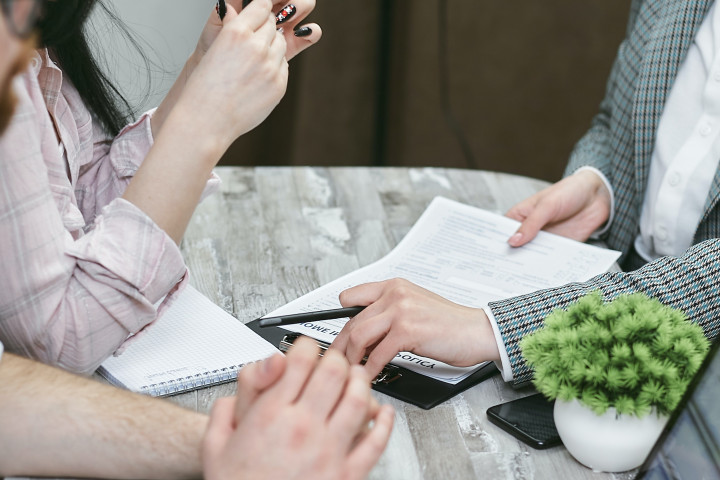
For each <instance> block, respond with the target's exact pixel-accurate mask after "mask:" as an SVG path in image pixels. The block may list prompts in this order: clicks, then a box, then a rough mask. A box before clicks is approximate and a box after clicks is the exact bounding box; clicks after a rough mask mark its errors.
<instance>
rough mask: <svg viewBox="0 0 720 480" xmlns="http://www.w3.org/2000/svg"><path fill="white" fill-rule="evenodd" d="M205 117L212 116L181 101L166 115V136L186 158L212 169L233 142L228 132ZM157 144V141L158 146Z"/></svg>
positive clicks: (164, 130)
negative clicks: (208, 165) (205, 164)
mask: <svg viewBox="0 0 720 480" xmlns="http://www.w3.org/2000/svg"><path fill="white" fill-rule="evenodd" d="M206 118H209V117H208V116H206V115H203V114H201V113H199V111H198V109H197V108H194V105H192V104H191V103H186V102H183V101H179V102H178V103H177V104H176V105H175V108H173V109H172V111H171V112H170V113H169V115H168V116H167V119H166V120H165V126H166V128H164V129H163V133H164V134H166V135H167V136H168V140H169V141H170V142H172V143H173V144H175V145H176V146H178V147H180V148H181V149H182V151H183V152H185V153H184V155H185V156H186V157H187V158H194V159H196V160H200V161H201V162H202V163H207V164H210V168H213V167H214V166H215V164H216V163H217V162H218V161H219V160H220V157H221V156H222V155H223V154H224V153H225V151H226V150H227V149H228V147H229V146H230V144H231V143H232V140H233V139H232V138H230V136H229V135H228V134H227V132H226V129H223V128H222V127H219V126H217V125H216V124H215V123H214V122H208V121H204V119H206ZM166 135H162V136H166ZM158 141H159V139H156V143H157V142H158Z"/></svg>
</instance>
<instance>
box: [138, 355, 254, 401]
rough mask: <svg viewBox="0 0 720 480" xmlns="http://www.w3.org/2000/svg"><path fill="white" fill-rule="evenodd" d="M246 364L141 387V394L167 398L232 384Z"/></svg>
mask: <svg viewBox="0 0 720 480" xmlns="http://www.w3.org/2000/svg"><path fill="white" fill-rule="evenodd" d="M244 366H245V364H244V363H241V364H239V365H231V366H229V367H226V368H220V369H218V370H212V371H210V372H204V373H198V374H196V375H190V376H187V377H181V378H175V379H173V380H167V381H165V382H158V383H151V384H150V385H143V386H142V387H140V393H143V394H146V395H151V396H153V397H165V396H168V395H174V394H176V393H181V392H185V391H189V390H195V389H197V388H201V387H204V386H206V385H218V384H221V383H228V382H232V381H234V380H235V379H237V376H238V371H239V370H240V369H241V368H242V367H244Z"/></svg>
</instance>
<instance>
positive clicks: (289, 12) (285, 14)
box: [275, 3, 297, 25]
mask: <svg viewBox="0 0 720 480" xmlns="http://www.w3.org/2000/svg"><path fill="white" fill-rule="evenodd" d="M295 12H297V9H296V8H295V5H293V4H292V3H290V4H288V5H285V6H284V7H283V9H282V10H280V12H278V14H277V15H275V23H276V24H278V25H280V24H281V23H285V22H287V21H288V20H290V19H291V18H292V16H293V15H295Z"/></svg>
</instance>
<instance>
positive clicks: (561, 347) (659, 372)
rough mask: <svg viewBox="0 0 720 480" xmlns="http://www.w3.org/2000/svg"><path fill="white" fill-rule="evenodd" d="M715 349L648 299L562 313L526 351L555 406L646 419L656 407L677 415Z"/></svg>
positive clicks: (674, 313) (529, 340)
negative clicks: (557, 403)
mask: <svg viewBox="0 0 720 480" xmlns="http://www.w3.org/2000/svg"><path fill="white" fill-rule="evenodd" d="M709 345H710V343H709V342H708V340H707V339H706V338H705V336H704V335H703V331H702V328H700V327H699V326H698V325H695V324H693V323H691V322H689V321H687V320H686V319H685V315H684V314H683V313H682V312H681V311H679V310H675V309H673V308H670V307H668V306H665V305H663V304H661V303H660V302H659V301H658V300H656V299H652V298H649V297H648V296H647V295H645V294H642V293H634V294H630V295H621V296H618V297H617V298H615V299H614V300H612V301H610V302H607V303H604V302H603V297H602V296H601V294H600V293H599V292H592V293H590V294H588V295H586V296H584V297H582V298H580V299H579V300H578V301H577V302H576V303H574V304H573V305H571V306H570V307H569V308H568V309H567V310H562V309H558V310H555V311H554V312H552V313H551V314H550V315H549V316H548V317H547V319H546V320H545V325H544V326H543V327H542V328H540V329H539V330H537V331H536V332H534V333H533V334H531V335H528V336H527V337H525V338H524V339H523V340H522V341H521V343H520V347H521V349H522V352H523V355H524V356H525V358H526V360H527V362H528V364H529V365H530V366H531V367H532V368H533V369H534V371H535V372H534V373H535V376H534V380H533V383H534V384H535V386H536V387H537V389H538V390H539V391H540V392H542V393H543V394H544V395H545V396H547V397H548V398H550V399H551V400H552V399H555V398H559V399H561V400H565V401H570V400H572V399H578V401H580V402H581V403H583V404H585V405H586V406H588V407H590V408H591V409H592V410H593V411H594V412H596V413H598V414H602V413H604V412H605V411H606V410H607V409H608V408H609V407H615V409H616V410H617V412H618V413H623V414H630V415H636V416H638V417H642V416H644V415H646V414H648V413H649V412H650V411H651V410H652V407H656V408H657V411H658V413H660V414H665V415H666V414H669V413H670V412H672V410H673V409H674V408H675V407H676V406H677V404H678V402H679V401H680V399H681V398H682V395H683V392H685V388H686V387H687V385H688V383H689V382H690V380H691V379H692V377H693V375H694V374H695V372H697V370H698V368H699V367H700V364H701V363H702V361H703V358H705V354H706V353H707V351H708V349H709Z"/></svg>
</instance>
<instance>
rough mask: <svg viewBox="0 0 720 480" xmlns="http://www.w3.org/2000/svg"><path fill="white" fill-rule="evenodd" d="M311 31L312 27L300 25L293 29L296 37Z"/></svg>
mask: <svg viewBox="0 0 720 480" xmlns="http://www.w3.org/2000/svg"><path fill="white" fill-rule="evenodd" d="M311 33H312V28H310V27H301V28H298V29H297V30H295V36H296V37H307V36H308V35H310V34H311Z"/></svg>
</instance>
